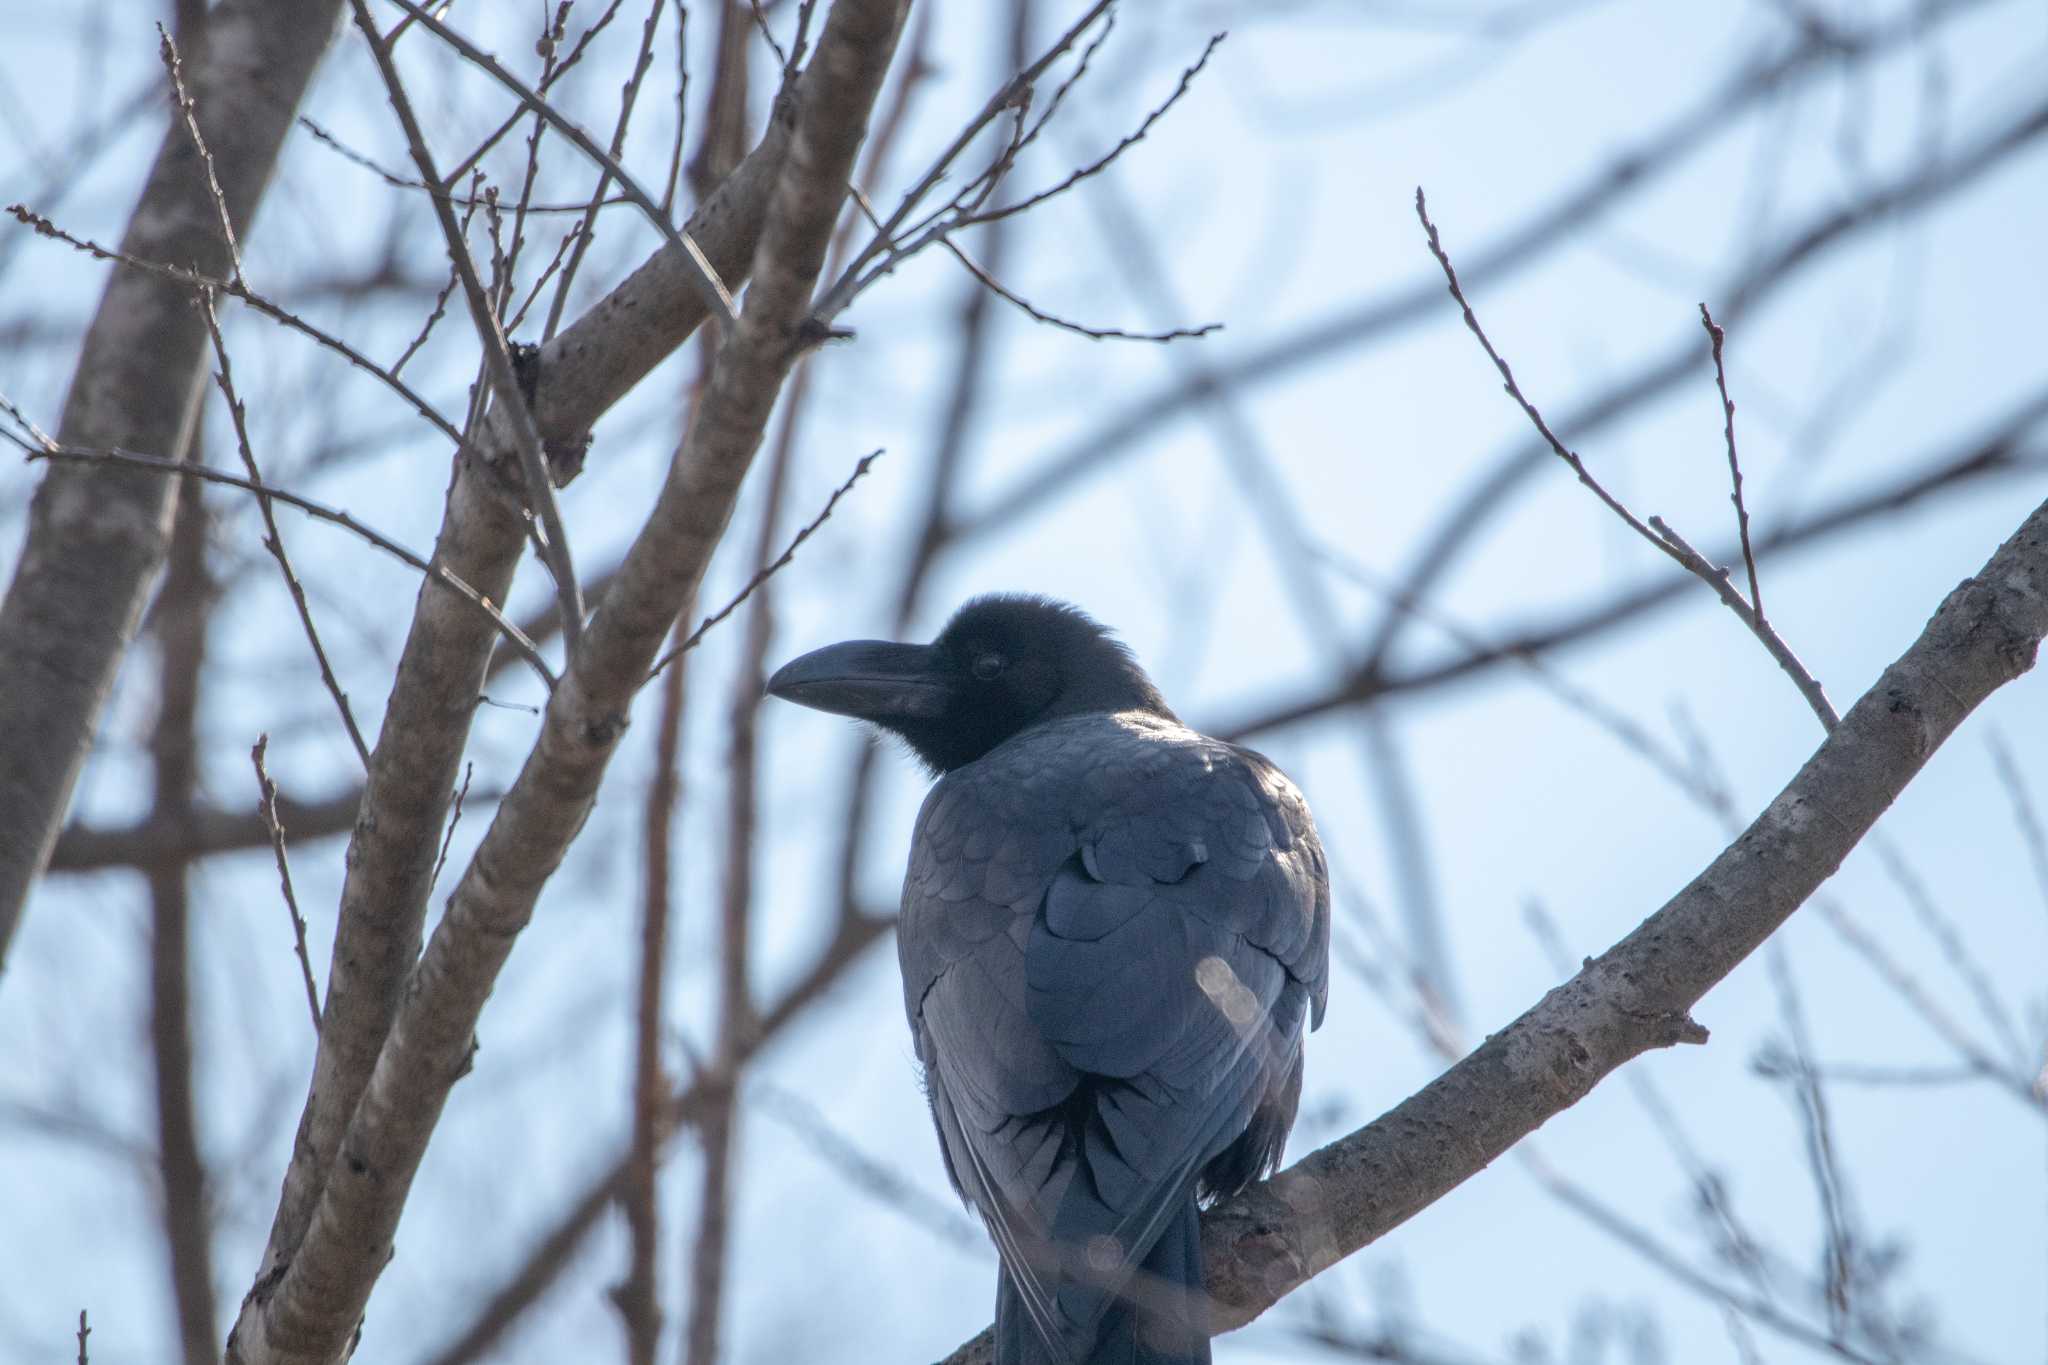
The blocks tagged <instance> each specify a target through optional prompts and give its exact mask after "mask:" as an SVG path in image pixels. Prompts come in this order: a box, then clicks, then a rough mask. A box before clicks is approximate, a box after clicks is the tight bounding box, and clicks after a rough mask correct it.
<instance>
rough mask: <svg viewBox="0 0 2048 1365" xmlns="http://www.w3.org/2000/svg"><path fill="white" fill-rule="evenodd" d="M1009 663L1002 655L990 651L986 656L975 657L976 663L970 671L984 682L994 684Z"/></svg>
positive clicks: (978, 655)
mask: <svg viewBox="0 0 2048 1365" xmlns="http://www.w3.org/2000/svg"><path fill="white" fill-rule="evenodd" d="M1009 662H1010V661H1009V660H1008V659H1005V658H1004V657H1003V656H1002V655H1000V654H997V653H995V652H993V651H990V652H989V653H986V654H977V655H975V656H974V663H973V664H972V665H970V667H969V671H970V672H972V673H973V674H974V676H975V677H977V678H979V679H981V680H982V681H983V682H994V681H995V679H996V677H997V676H998V675H999V674H1001V673H1002V671H1003V669H1004V667H1005V666H1006V665H1007V664H1008V663H1009Z"/></svg>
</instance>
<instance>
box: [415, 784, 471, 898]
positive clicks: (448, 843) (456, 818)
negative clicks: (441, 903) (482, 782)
mask: <svg viewBox="0 0 2048 1365" xmlns="http://www.w3.org/2000/svg"><path fill="white" fill-rule="evenodd" d="M475 772H476V764H474V763H465V764H463V765H462V785H461V786H459V787H457V788H456V789H455V807H454V809H453V810H451V811H449V813H448V829H447V831H446V832H445V833H444V834H442V836H441V852H440V854H439V856H437V857H436V858H435V859H434V875H433V876H431V877H429V878H427V885H428V886H437V885H439V884H440V881H441V869H442V868H444V867H446V866H448V850H449V848H450V847H452V846H453V845H454V843H455V827H456V826H457V825H459V824H461V823H462V803H463V802H464V801H467V800H468V799H469V779H470V777H471V776H472V775H473V774H474V773H475Z"/></svg>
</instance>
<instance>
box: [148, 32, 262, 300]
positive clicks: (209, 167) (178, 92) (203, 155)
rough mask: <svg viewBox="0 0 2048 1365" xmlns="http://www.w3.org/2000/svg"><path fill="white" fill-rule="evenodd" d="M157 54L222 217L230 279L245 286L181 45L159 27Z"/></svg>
mask: <svg viewBox="0 0 2048 1365" xmlns="http://www.w3.org/2000/svg"><path fill="white" fill-rule="evenodd" d="M156 36H157V43H158V45H157V53H158V55H159V56H160V57H161V58H162V60H163V64H164V71H165V72H166V73H168V74H169V76H170V78H171V94H172V97H173V98H174V99H176V100H177V102H178V114H179V116H180V117H181V118H183V119H184V120H185V131H186V132H187V133H189V134H191V137H192V145H193V147H194V148H196V149H197V150H198V152H199V164H200V166H201V168H202V169H204V170H205V172H206V194H207V198H209V199H211V200H212V201H213V208H214V212H215V213H216V214H218V215H219V216H220V238H221V244H222V245H224V246H225V247H227V249H228V270H229V272H230V273H229V276H228V278H229V279H231V280H233V281H234V282H235V283H236V284H240V283H241V282H242V249H241V247H240V246H238V245H237V244H236V242H235V223H234V219H233V218H232V217H230V216H229V214H228V198H227V195H226V194H224V193H222V191H221V187H220V177H219V176H218V175H216V174H214V170H213V153H212V152H211V151H209V150H208V149H207V146H206V138H205V137H204V135H202V134H201V133H200V131H199V113H198V111H197V110H196V109H195V108H194V107H193V104H192V96H191V93H190V92H189V91H187V90H186V89H185V64H184V62H183V61H182V60H180V59H179V57H178V45H177V44H176V43H174V42H172V41H171V35H170V31H169V30H168V29H166V28H165V27H164V26H163V25H162V24H158V25H157V26H156Z"/></svg>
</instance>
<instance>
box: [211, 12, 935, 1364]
mask: <svg viewBox="0 0 2048 1365" xmlns="http://www.w3.org/2000/svg"><path fill="white" fill-rule="evenodd" d="M901 21H902V6H901V4H900V3H892V2H891V0H839V3H838V4H836V5H834V7H833V9H832V12H831V16H830V17H829V19H828V20H827V22H826V26H825V31H824V33H823V34H822V36H821V38H820V40H819V45H818V51H817V55H816V56H815V57H814V58H813V60H812V63H811V67H810V68H809V70H808V71H807V73H806V77H805V80H804V82H803V86H802V89H801V92H800V95H799V105H800V110H799V113H798V115H797V120H798V122H797V130H796V134H795V137H794V140H793V141H792V144H791V147H790V151H789V157H788V160H787V162H786V164H785V166H784V168H783V172H782V174H781V176H780V178H779V180H778V183H777V186H776V193H775V198H774V202H773V205H772V207H771V211H770V213H769V215H768V217H767V220H766V223H765V226H764V229H763V234H762V238H761V243H760V246H759V248H758V249H757V251H756V252H755V255H754V272H753V273H754V280H755V282H754V285H753V287H752V289H751V290H749V291H748V295H747V306H746V309H745V311H744V312H743V313H742V315H741V317H740V320H739V323H738V325H736V326H734V327H732V328H730V329H728V333H727V335H726V336H725V338H724V341H723V344H722V346H721V348H720V352H719V358H718V362H717V364H716V366H715V367H714V369H713V371H712V375H711V380H710V383H709V385H708V387H707V389H706V391H705V396H704V401H703V404H702V406H701V407H700V409H699V411H698V414H697V419H696V421H695V422H694V424H693V425H692V427H691V431H690V435H689V437H688V439H687V440H686V441H685V442H684V444H683V447H682V449H681V450H680V451H679V452H678V453H677V456H676V459H675V461H674V463H673V465H672V466H671V469H670V475H669V479H668V481H667V483H666V484H665V486H664V487H663V489H662V492H661V495H660V497H659V498H658V499H657V501H656V504H655V507H654V509H653V511H652V513H651V514H650V516H649V518H648V521H647V524H646V526H645V527H643V528H642V530H641V532H640V534H639V536H638V537H637V539H636V540H635V542H634V544H633V547H632V549H631V550H630V551H629V552H628V553H627V556H626V559H625V562H624V563H623V564H622V565H621V567H620V569H619V572H618V575H617V577H616V578H615V580H614V581H613V584H612V586H611V588H610V590H609V591H608V592H607V594H606V597H605V605H604V610H603V611H602V612H600V613H599V614H598V616H597V617H596V619H595V620H594V621H593V622H592V623H591V625H590V628H589V629H588V630H587V631H586V632H585V633H584V636H583V639H582V641H581V644H580V645H579V647H578V648H577V649H576V650H575V652H574V654H573V655H572V657H571V659H570V662H569V667H568V669H567V670H566V671H565V673H564V674H563V677H562V681H561V683H560V685H558V686H557V687H556V688H555V691H554V693H553V695H552V697H551V699H550V701H549V704H548V707H547V711H546V714H545V716H544V718H543V724H542V728H541V733H540V737H539V739H538V741H537V743H536V745H535V748H534V751H533V753H532V754H531V755H530V756H529V758H528V760H527V763H526V766H525V768H524V770H523V771H522V772H521V774H520V777H519V779H518V781H517V782H516V783H515V784H514V786H513V788H512V789H511V790H510V791H509V792H507V793H506V796H505V799H504V800H503V801H502V802H501V803H500V804H499V806H498V810H497V813H496V815H495V817H494V818H493V820H492V822H491V826H490V828H489V830H488V831H487V832H486V833H485V835H484V839H483V843H482V845H481V846H480V847H479V848H478V850H477V852H476V854H475V856H474V857H473V859H472V860H471V863H470V866H469V868H468V869H467V870H466V871H465V872H464V874H463V876H462V878H461V879H460V881H459V882H458V884H457V885H456V888H455V891H454V893H453V894H452V895H451V897H450V899H449V902H448V909H447V911H446V913H445V914H444V915H443V916H442V918H441V921H440V923H439V925H438V926H437V927H436V929H435V932H434V935H433V938H432V940H431V941H430V942H429V943H428V945H427V947H426V950H425V952H424V954H423V955H422V956H421V957H420V960H419V963H418V966H417V968H416V969H414V970H413V971H412V972H411V973H410V974H409V975H410V980H409V981H407V983H406V986H405V989H404V990H403V991H402V993H398V994H394V995H391V996H388V997H386V1002H387V1003H386V1009H387V1010H389V1012H388V1013H386V1014H385V1017H386V1018H388V1019H389V1020H390V1027H389V1029H388V1031H387V1032H388V1037H384V1038H382V1040H381V1046H380V1047H378V1048H377V1049H376V1052H375V1060H374V1064H373V1065H374V1070H373V1072H372V1074H371V1075H370V1076H369V1077H368V1084H367V1085H365V1086H363V1087H362V1089H361V1090H360V1092H359V1093H360V1095H361V1098H360V1101H359V1102H358V1103H356V1104H355V1105H354V1106H353V1112H352V1113H350V1112H349V1111H348V1110H343V1111H342V1113H343V1114H345V1115H346V1116H347V1117H346V1121H345V1123H344V1124H342V1125H339V1126H338V1131H337V1132H336V1137H337V1138H338V1139H341V1140H340V1141H337V1143H336V1144H335V1146H334V1147H333V1148H330V1149H329V1150H330V1151H333V1152H336V1153H337V1154H339V1156H340V1159H339V1160H337V1161H336V1162H335V1164H334V1165H333V1167H332V1168H331V1170H329V1171H327V1172H325V1174H326V1179H325V1181H324V1183H322V1184H321V1185H320V1186H319V1187H318V1193H317V1197H316V1199H315V1200H314V1202H313V1205H312V1208H311V1209H310V1210H309V1213H310V1217H308V1218H307V1220H306V1222H305V1224H304V1225H303V1227H304V1231H303V1232H302V1233H301V1235H300V1237H299V1238H298V1239H296V1249H295V1250H284V1251H283V1252H282V1254H280V1250H279V1247H278V1246H277V1241H278V1239H277V1238H276V1237H275V1236H274V1238H273V1249H272V1253H271V1256H270V1257H268V1258H267V1265H269V1266H270V1267H272V1269H270V1270H267V1271H266V1273H264V1274H263V1275H261V1276H260V1277H259V1278H258V1280H257V1283H256V1286H255V1287H254V1289H253V1290H252V1292H251V1294H250V1296H249V1297H248V1299H247V1300H245V1302H244V1304H243V1310H242V1314H241V1318H240V1321H239V1322H238V1323H237V1326H236V1332H235V1334H234V1336H233V1337H231V1339H230V1346H229V1358H230V1359H231V1360H233V1361H236V1362H238V1365H268V1363H269V1362H287V1361H290V1362H299V1361H304V1362H307V1365H326V1362H328V1361H330V1360H332V1359H333V1358H334V1357H335V1356H336V1355H337V1354H339V1353H340V1352H341V1350H342V1348H343V1347H344V1346H345V1344H346V1342H347V1340H348V1338H349V1336H350V1334H351V1333H352V1332H353V1331H354V1329H355V1326H356V1324H357V1322H358V1321H359V1319H360V1317H361V1314H362V1311H363V1306H364V1304H365V1303H366V1302H367V1301H368V1297H369V1293H370V1290H371V1287H372V1286H373V1285H374V1284H375V1281H376V1278H377V1276H378V1274H379V1273H380V1272H381V1271H382V1269H383V1267H384V1264H385V1261H386V1259H387V1257H388V1254H389V1248H390V1239H391V1236H392V1233H393V1231H394V1230H395V1228H396V1227H397V1223H398V1217H399V1214H400V1212H401V1211H402V1209H403V1208H404V1202H405V1195H406V1193H407V1191H408V1189H409V1187H410V1185H411V1182H412V1178H413V1176H414V1174H415V1173H416V1172H417V1170H418V1165H419V1161H420V1158H421V1157H422V1155H423V1154H424V1152H425V1148H426V1143H427V1140H428V1139H429V1137H431V1135H432V1133H433V1129H434V1125H435V1123H436V1121H437V1120H438V1118H439V1115H440V1110H441V1107H442V1105H443V1104H444V1103H445V1101H446V1099H447V1095H448V1091H449V1089H450V1087H451V1086H452V1085H453V1084H454V1082H455V1080H456V1079H457V1078H458V1077H459V1076H460V1075H461V1074H462V1072H463V1071H464V1069H466V1066H467V1063H468V1056H469V1050H470V1047H471V1043H472V1040H473V1037H474V1029H475V1026H476V1020H477V1017H478V1015H479V1013H480V1012H481V1010H482V1008H483V1004H484V1001H485V1000H486V998H487V997H488V996H489V993H490V989H491V985H492V983H493V982H494V981H495V980H496V978H497V974H498V972H499V970H500V969H501V968H502V966H503V964H504V961H505V958H506V956H507V955H508V954H509V952H510V950H511V947H512V943H513V941H514V939H515V938H516V936H517V934H518V932H519V930H520V929H521V928H522V927H523V926H524V925H525V924H526V922H527V921H528V919H529V918H530V917H531V915H532V912H533V905H534V902H535V900H536V899H537V898H538V896H539V894H540V890H541V888H542V886H543V885H545V883H546V881H547V879H548V878H549V877H550V876H552V875H553V873H554V871H555V869H556V867H557V866H559V864H560V861H561V858H562V856H563V854H564V853H565V852H566V850H567V847H568V844H569V842H570V840H571V839H573V838H574V836H575V835H576V833H577V832H578V831H579V830H580V829H581V827H582V825H583V822H584V819H585V818H586V816H587V815H588V813H589V809H590V804H591V802H592V800H593V799H594V797H595V792H596V788H597V784H598V782H599V781H600V780H601V778H602V777H603V774H604V771H605V767H606V765H607V763H608V761H609V760H610V758H611V755H612V753H613V751H614V750H615V748H616V746H617V744H618V740H619V737H620V735H621V734H622V733H623V731H624V728H625V716H626V708H627V706H628V705H629V703H630V702H631V699H632V697H633V695H634V693H635V692H637V691H638V690H639V688H640V687H641V686H642V684H643V682H644V679H645V677H646V670H647V668H648V666H649V665H650V664H651V663H652V662H653V659H654V654H655V652H656V650H657V649H658V648H659V646H660V643H661V640H662V638H663V637H664V636H665V635H666V633H667V631H668V629H669V627H670V625H671V624H672V623H673V621H674V620H675V616H676V613H677V611H678V610H679V609H680V608H681V606H682V603H683V602H684V601H685V600H687V599H688V597H689V596H690V595H691V594H692V593H694V592H695V590H696V587H697V584H698V582H699V581H700V580H701V578H702V575H703V572H704V567H705V565H706V563H707V562H708V560H709V558H710V554H711V551H712V549H713V548H714V547H715V546H716V544H717V543H718V539H719V537H720V535H721V534H722V532H723V531H724V528H725V524H726V521H727V519H728V518H729V517H730V515H731V511H732V506H733V503H734V501H735V500H736V498H737V495H738V490H739V483H740V479H741V477H742V476H743V475H744V473H745V471H746V468H747V466H748V464H749V462H750V461H751V459H752V456H753V453H754V450H755V448H756V447H757V446H758V444H759V442H760V439H761V432H762V428H763V426H764V425H765V423H766V421H767V417H768V411H769V408H770V406H771V405H772V404H773V402H774V400H775V397H776V395H777V393H778V392H779V390H780V387H781V384H782V381H783V379H784V377H785V376H786V375H787V373H788V371H789V367H790V366H791V364H792V363H794V361H795V359H796V357H797V355H798V354H799V353H800V351H801V349H802V348H803V345H804V342H805V334H804V333H803V332H802V331H801V330H800V328H799V326H798V324H799V323H800V321H801V320H802V318H803V316H804V313H805V312H806V310H807V307H808V303H809V299H810V293H811V290H812V289H813V288H814V287H815V283H816V279H817V274H818V270H819V268H820V266H821V265H822V263H823V260H824V255H825V249H826V245H827V243H828V241H829V239H830V236H831V231H832V225H833V222H834V220H835V219H836V217H837V215H838V212H839V209H840V207H841V205H842V204H843V203H844V201H845V197H846V188H847V184H848V181H849V179H850V176H851V174H852V170H853V160H854V156H855V153H856V152H857V151H858V149H859V146H860V142H861V139H862V137H863V135H864V134H865V131H866V125H867V117H868V112H869V109H870V108H871V106H872V104H873V102H874V98H875V95H876V93H877V91H878V90H879V88H880V85H881V81H882V77H883V75H884V73H885V72H886V70H887V68H888V64H889V59H890V57H891V55H892V53H893V51H894V48H895V43H896V37H897V34H898V32H899V30H900V28H901ZM461 486H462V483H461V481H458V483H457V485H456V487H457V489H458V490H459V489H460V488H461ZM453 511H454V509H453V508H452V507H451V524H452V523H453V520H454V518H453V515H452V513H453ZM514 543H515V545H516V534H515V537H514ZM472 657H473V664H472V666H474V667H479V668H480V666H481V664H482V658H481V651H477V654H476V655H475V656H472ZM402 667H403V666H401V668H402ZM400 686H401V688H403V686H404V679H403V676H402V675H401V682H400ZM396 708H397V697H396V696H394V703H393V709H394V711H395V710H396ZM388 731H389V722H387V733H388ZM386 747H387V746H386V744H385V743H383V742H380V744H379V747H378V758H379V759H380V760H381V759H382V756H383V752H384V749H385V748H386ZM371 782H372V788H373V791H372V793H371V795H370V796H366V798H365V800H366V803H367V802H368V801H370V800H373V799H374V797H375V791H374V788H375V786H376V782H377V772H376V768H375V767H374V766H373V769H372V777H371ZM436 796H437V797H438V793H436ZM362 827H363V826H362V824H360V823H359V824H358V830H359V831H360V830H361V829H362ZM359 866H360V861H359V862H358V867H359ZM351 870H352V872H353V871H354V870H355V869H354V868H352V869H351ZM351 880H352V881H353V880H354V878H353V877H352V878H351ZM344 896H345V900H346V899H347V893H346V892H345V893H344ZM409 902H410V897H408V903H409ZM351 908H353V907H346V906H345V909H344V916H346V915H347V914H348V913H349V912H350V909H351ZM408 909H409V904H408ZM356 913H362V914H368V913H370V911H369V908H368V907H364V908H362V909H360V910H357V911H356ZM344 927H346V925H344ZM405 927H406V928H407V929H409V930H410V933H411V934H412V935H416V934H417V932H418V920H417V918H416V917H415V916H413V915H411V914H410V913H408V915H407V917H406V925H405ZM413 941H416V938H415V939H414V940H413ZM341 952H342V950H341V946H340V944H339V941H337V947H336V962H337V968H338V967H339V964H340V963H341ZM390 965H393V966H399V967H401V968H402V967H403V966H404V965H407V964H403V963H394V964H390ZM398 979H400V978H399V975H398V974H396V973H394V977H393V982H392V984H394V985H395V984H396V982H397V980H398ZM340 980H341V976H340V972H339V970H337V971H336V972H335V973H333V974H331V975H330V984H329V1000H328V1019H327V1026H326V1028H325V1029H323V1032H322V1047H321V1056H322V1057H323V1058H325V1057H327V1056H328V1055H329V1048H328V1046H327V1042H328V1039H329V1038H330V1037H331V1036H333V1035H334V1034H335V1032H336V1029H335V1026H334V1024H335V1016H336V1011H337V1002H338V1001H339V1000H340V998H341V987H340V984H339V982H340ZM391 1006H395V1009H393V1008H390V1007H391ZM360 1041H363V1039H362V1037H361V1036H360V1035H359V1037H358V1042H360ZM315 1085H316V1098H318V1097H317V1089H318V1085H319V1082H318V1081H317V1080H316V1082H315ZM336 1117H340V1115H337V1116H336ZM304 1148H305V1145H304V1144H302V1146H301V1149H300V1151H299V1152H297V1153H296V1154H295V1159H294V1163H293V1164H294V1170H296V1169H298V1167H299V1165H300V1163H301V1161H302V1160H303V1159H304V1158H305V1156H306V1151H305V1149H304ZM291 1193H292V1190H291V1189H290V1188H289V1187H288V1189H287V1194H288V1195H290V1194H291ZM293 1203H294V1201H292V1200H291V1199H289V1198H288V1199H287V1201H286V1206H287V1207H286V1208H281V1210H280V1230H286V1231H288V1229H284V1226H283V1224H284V1218H285V1215H286V1212H287V1210H288V1209H289V1208H290V1206H291V1205H292V1204H293Z"/></svg>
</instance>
